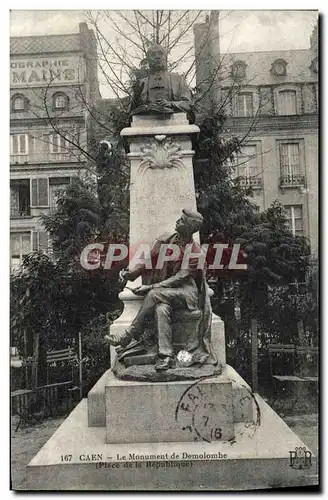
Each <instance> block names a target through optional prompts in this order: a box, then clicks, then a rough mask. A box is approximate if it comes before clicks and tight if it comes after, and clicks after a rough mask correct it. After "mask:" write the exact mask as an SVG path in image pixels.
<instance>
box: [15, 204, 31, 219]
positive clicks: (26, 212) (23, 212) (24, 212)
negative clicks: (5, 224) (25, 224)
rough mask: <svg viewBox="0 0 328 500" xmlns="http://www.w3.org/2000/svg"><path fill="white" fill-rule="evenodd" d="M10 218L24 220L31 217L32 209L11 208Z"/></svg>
mask: <svg viewBox="0 0 328 500" xmlns="http://www.w3.org/2000/svg"><path fill="white" fill-rule="evenodd" d="M10 217H11V218H13V219H23V218H25V217H31V208H30V207H26V208H16V209H15V208H11V210H10Z"/></svg>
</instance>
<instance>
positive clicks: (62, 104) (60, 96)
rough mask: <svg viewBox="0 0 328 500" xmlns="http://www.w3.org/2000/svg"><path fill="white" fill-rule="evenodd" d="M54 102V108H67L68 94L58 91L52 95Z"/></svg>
mask: <svg viewBox="0 0 328 500" xmlns="http://www.w3.org/2000/svg"><path fill="white" fill-rule="evenodd" d="M52 104H53V109H54V110H62V111H63V110H67V109H68V96H67V95H66V94H64V92H57V93H56V94H54V95H53V97H52Z"/></svg>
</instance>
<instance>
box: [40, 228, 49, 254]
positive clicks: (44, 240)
mask: <svg viewBox="0 0 328 500" xmlns="http://www.w3.org/2000/svg"><path fill="white" fill-rule="evenodd" d="M39 250H41V251H42V252H47V250H48V233H47V232H46V231H40V232H39Z"/></svg>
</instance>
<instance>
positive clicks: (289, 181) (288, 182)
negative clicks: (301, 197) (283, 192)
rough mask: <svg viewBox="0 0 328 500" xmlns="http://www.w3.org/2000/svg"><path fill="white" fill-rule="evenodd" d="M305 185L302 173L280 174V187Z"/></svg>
mask: <svg viewBox="0 0 328 500" xmlns="http://www.w3.org/2000/svg"><path fill="white" fill-rule="evenodd" d="M304 185H305V177H304V175H282V176H281V177H280V186H281V187H298V186H304Z"/></svg>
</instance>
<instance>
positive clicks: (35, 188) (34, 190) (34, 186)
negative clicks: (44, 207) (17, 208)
mask: <svg viewBox="0 0 328 500" xmlns="http://www.w3.org/2000/svg"><path fill="white" fill-rule="evenodd" d="M31 185H32V196H31V200H32V203H31V205H32V207H37V206H38V179H32V182H31Z"/></svg>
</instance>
